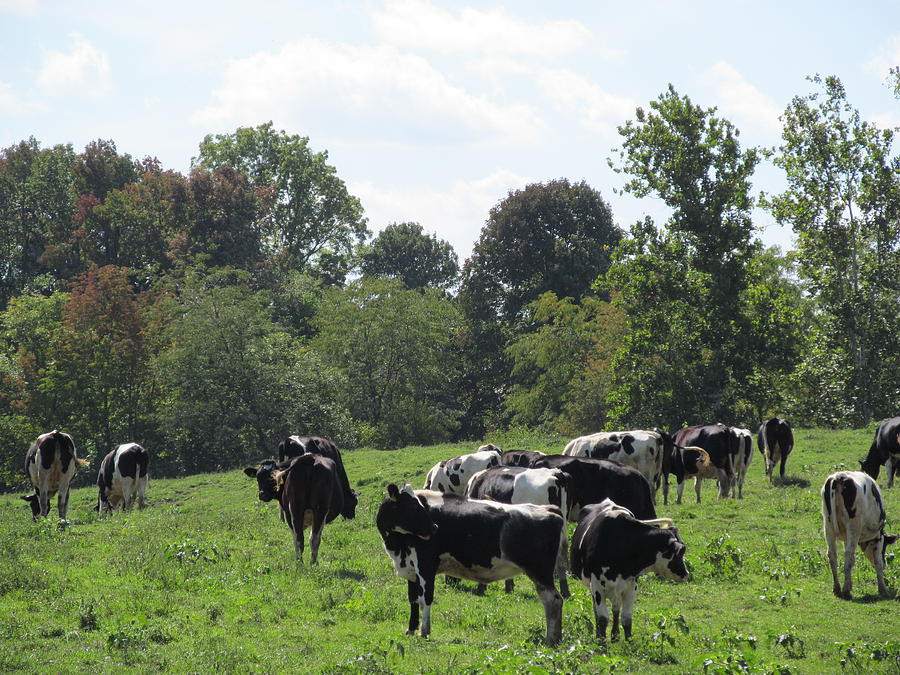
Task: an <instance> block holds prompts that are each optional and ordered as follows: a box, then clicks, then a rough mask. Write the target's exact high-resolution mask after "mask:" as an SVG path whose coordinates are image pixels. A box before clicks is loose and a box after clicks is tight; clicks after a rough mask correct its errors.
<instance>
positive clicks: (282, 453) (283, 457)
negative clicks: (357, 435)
mask: <svg viewBox="0 0 900 675" xmlns="http://www.w3.org/2000/svg"><path fill="white" fill-rule="evenodd" d="M305 454H311V455H319V456H320V457H327V458H328V459H330V460H331V461H332V462H334V464H335V469H336V470H337V477H338V483H339V484H340V486H341V492H342V493H343V495H344V513H348V514H349V515H346V516H344V517H345V518H353V517H354V515H355V514H356V505H357V502H358V497H359V493H358V492H356V491H355V490H353V489H352V488H351V487H350V479H349V478H348V477H347V471H346V470H345V469H344V460H343V459H342V458H341V453H340V451H339V450H338V448H337V446H336V445H335V444H334V442H333V441H331V440H330V439H328V438H324V437H323V436H288V437H287V438H285V439H284V440H283V441H281V443H279V444H278V462H279V463H282V462H285V461H287V460H289V459H291V458H292V457H297V456H299V455H305Z"/></svg>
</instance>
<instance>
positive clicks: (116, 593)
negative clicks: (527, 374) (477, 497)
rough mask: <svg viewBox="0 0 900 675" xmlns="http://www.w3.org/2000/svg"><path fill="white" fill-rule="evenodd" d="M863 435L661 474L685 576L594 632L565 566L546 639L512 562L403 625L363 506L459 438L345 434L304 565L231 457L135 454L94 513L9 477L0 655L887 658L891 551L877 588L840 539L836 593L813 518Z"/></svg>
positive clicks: (775, 667)
mask: <svg viewBox="0 0 900 675" xmlns="http://www.w3.org/2000/svg"><path fill="white" fill-rule="evenodd" d="M871 438H872V432H871V431H870V430H860V431H846V432H836V431H823V430H799V431H797V432H796V445H795V449H794V453H793V454H792V455H791V457H790V458H789V460H788V476H789V478H788V480H786V481H784V482H783V483H782V484H779V485H776V486H770V485H769V484H768V482H767V481H766V479H765V477H764V475H763V462H762V461H761V456H760V455H759V453H758V452H756V450H755V448H754V458H753V462H752V464H751V466H750V471H749V475H748V480H747V484H746V485H745V489H744V495H745V496H744V499H743V500H742V501H739V500H732V499H728V500H718V499H716V498H715V495H714V491H715V487H714V481H706V484H705V486H704V495H703V496H704V502H703V504H700V505H698V504H695V503H694V494H693V486H692V485H689V486H687V489H686V490H685V503H684V504H682V505H680V506H678V505H673V504H670V505H669V506H663V505H662V493H661V492H660V495H659V504H658V506H657V510H658V512H659V515H661V516H670V517H672V518H674V519H675V522H676V524H677V525H678V527H679V529H680V532H681V535H682V538H683V539H684V541H685V543H686V544H687V554H686V559H687V560H688V564H689V566H690V569H691V572H692V575H693V579H692V581H690V582H688V583H686V584H680V585H676V584H673V583H669V582H665V581H662V580H660V579H657V578H650V577H645V578H644V579H642V581H641V582H640V584H639V591H638V600H637V603H636V606H635V616H634V638H633V639H632V640H631V641H630V642H624V641H621V642H616V643H612V644H610V645H609V646H601V645H598V644H597V643H596V642H595V641H594V638H593V630H594V629H593V622H594V619H593V612H592V609H591V602H590V597H589V595H588V592H587V590H586V589H585V588H584V587H583V586H581V585H580V584H579V583H572V584H571V585H572V589H573V596H572V597H571V598H570V599H569V600H567V601H566V603H565V606H564V609H563V642H562V643H561V645H560V646H559V647H558V648H556V649H548V648H545V647H544V646H543V645H542V643H541V639H542V636H543V635H544V623H543V611H542V609H541V606H540V603H539V602H538V600H537V598H536V597H535V594H534V589H533V587H532V585H531V583H530V582H529V581H528V580H527V579H526V578H525V577H518V578H517V583H516V590H515V591H514V593H512V594H511V595H506V594H504V592H503V589H502V584H493V585H492V586H491V587H490V588H489V589H488V591H487V594H486V595H485V596H484V597H478V596H476V595H474V594H473V593H472V588H473V585H472V584H468V583H466V584H463V586H462V587H461V588H453V587H450V586H446V585H444V584H443V582H442V580H440V579H439V580H438V585H437V588H436V592H435V605H434V608H433V612H432V629H433V632H432V635H431V637H430V638H429V639H427V640H423V639H421V638H419V637H415V636H406V635H405V634H404V631H405V628H406V621H407V616H408V605H407V600H406V584H405V582H404V581H402V580H400V579H399V578H397V577H396V576H395V575H394V571H393V568H392V565H391V563H390V561H389V559H388V557H387V555H386V554H385V553H384V550H383V548H382V544H381V539H380V537H379V536H378V533H377V531H376V530H375V527H374V518H375V512H376V510H377V508H378V505H379V504H380V502H381V500H382V498H383V496H384V494H385V486H386V485H387V483H389V482H397V483H402V482H404V481H409V482H411V483H412V484H413V485H414V486H415V487H421V485H422V483H423V481H424V477H425V473H426V472H427V470H428V469H429V468H430V467H431V466H432V464H433V463H435V462H436V461H438V460H440V459H445V458H447V457H451V456H454V455H457V454H460V453H462V452H468V451H471V450H474V449H475V448H476V447H477V444H476V443H468V444H459V445H443V446H435V447H427V448H418V447H410V448H405V449H402V450H397V451H390V452H385V451H374V450H357V451H353V452H345V453H344V461H345V464H346V467H347V472H348V474H349V475H350V479H351V483H352V484H353V485H354V487H355V488H356V489H358V490H359V491H360V493H361V496H360V504H359V507H358V509H357V517H356V519H355V520H353V521H345V520H342V519H340V518H339V519H338V520H336V521H335V522H334V523H332V524H331V525H328V526H326V528H325V532H324V535H323V539H322V547H321V550H320V555H319V565H318V567H317V568H310V567H309V565H308V559H309V558H308V556H309V549H308V546H307V551H306V553H305V557H306V561H307V562H306V564H305V565H303V566H301V565H298V564H297V562H296V561H295V560H294V549H293V545H292V543H291V539H290V533H289V531H288V529H287V527H286V526H285V525H284V524H283V523H281V522H280V521H279V518H278V513H277V506H276V505H275V504H274V503H273V504H261V503H259V502H258V500H257V498H256V485H255V481H253V480H251V479H249V478H247V477H246V476H244V474H243V473H242V472H240V471H238V470H234V471H229V472H225V473H218V474H205V475H196V476H190V477H187V478H179V479H172V480H162V479H160V480H154V479H153V478H152V463H151V481H150V486H149V489H148V501H149V506H148V508H147V509H146V510H144V511H142V512H137V511H134V512H131V513H128V514H122V513H119V512H117V513H115V514H113V515H112V517H104V518H99V517H98V516H97V515H96V513H95V512H94V511H93V510H92V509H91V507H92V506H93V503H94V501H95V500H96V488H93V487H92V488H82V489H78V490H75V491H73V494H72V498H71V503H70V519H71V523H70V525H69V527H67V528H64V529H60V528H59V527H58V525H57V522H56V520H55V518H51V519H49V520H45V521H43V522H37V523H33V522H32V520H31V518H30V513H29V511H28V508H27V507H26V505H25V504H24V503H23V502H21V501H20V500H19V499H18V496H17V495H2V496H0V672H4V673H13V672H22V673H39V672H41V673H45V672H46V673H68V672H73V673H79V672H91V673H107V672H135V673H153V672H166V673H212V672H235V673H245V672H248V673H393V672H404V673H453V674H454V675H455V674H460V673H463V674H471V675H474V674H476V673H555V672H560V673H606V672H617V673H626V672H629V673H640V672H652V673H841V672H857V673H878V672H885V673H886V672H892V673H900V601H898V599H897V597H896V595H897V592H898V591H900V562H898V561H897V560H896V559H894V557H893V556H890V559H889V563H888V568H887V574H886V576H887V581H888V586H889V588H890V589H891V593H892V597H891V598H890V599H887V600H879V599H877V595H876V588H875V575H874V571H873V569H872V567H871V566H870V565H869V563H868V562H867V561H865V559H864V558H863V556H862V555H861V553H858V554H857V565H856V573H855V580H854V595H855V598H854V600H853V601H850V602H848V601H843V600H838V599H836V598H835V597H834V596H833V595H832V594H831V579H830V574H829V571H828V564H827V561H826V558H825V543H824V539H823V537H822V534H821V516H820V515H819V489H820V488H821V485H822V483H823V482H824V479H825V477H826V475H827V474H829V473H831V472H832V471H835V470H837V469H839V468H857V467H858V464H857V460H858V459H860V458H862V457H863V456H864V454H865V451H866V450H867V449H868V446H869V444H870V443H871ZM490 440H493V441H495V442H499V444H500V445H501V446H503V447H504V448H513V447H519V448H529V449H544V450H548V451H552V452H560V451H561V450H562V447H563V441H561V440H559V439H540V438H536V437H535V438H527V439H522V438H518V439H515V442H511V440H512V439H510V438H502V437H500V438H494V439H490ZM151 452H152V449H151ZM23 454H24V447H23ZM884 482H885V481H884V475H883V474H882V476H881V478H880V480H879V485H880V486H882V493H883V495H884V497H885V507H886V509H887V513H888V530H889V531H891V532H896V531H900V487H895V488H893V489H892V490H887V489H886V488H884V487H883V486H884ZM670 496H672V497H673V499H672V500H671V501H674V486H672V491H671V492H670ZM52 513H53V514H54V515H55V502H54V506H53V512H52ZM569 528H570V532H571V530H572V529H573V528H574V525H570V526H569ZM897 548H900V546H898V547H897ZM889 551H890V549H889Z"/></svg>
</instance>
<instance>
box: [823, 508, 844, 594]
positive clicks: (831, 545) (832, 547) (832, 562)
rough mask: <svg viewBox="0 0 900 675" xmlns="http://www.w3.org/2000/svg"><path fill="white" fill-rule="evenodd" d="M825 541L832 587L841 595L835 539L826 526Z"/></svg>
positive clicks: (835, 592)
mask: <svg viewBox="0 0 900 675" xmlns="http://www.w3.org/2000/svg"><path fill="white" fill-rule="evenodd" d="M825 542H826V543H827V544H828V565H829V567H831V579H832V581H833V582H834V586H833V587H832V589H833V591H834V594H835V595H836V596H837V597H841V583H840V581H838V572H837V539H836V538H835V536H834V534H833V533H832V532H830V531H828V529H827V526H826V531H825Z"/></svg>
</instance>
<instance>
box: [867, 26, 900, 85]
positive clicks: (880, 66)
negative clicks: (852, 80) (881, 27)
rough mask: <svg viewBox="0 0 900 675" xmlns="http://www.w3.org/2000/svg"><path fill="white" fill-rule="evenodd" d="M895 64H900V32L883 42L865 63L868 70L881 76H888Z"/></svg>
mask: <svg viewBox="0 0 900 675" xmlns="http://www.w3.org/2000/svg"><path fill="white" fill-rule="evenodd" d="M895 66H900V33H897V34H896V35H894V36H892V37H890V38H888V39H887V40H885V41H884V42H882V43H881V44H880V45H879V46H878V48H877V49H876V50H875V53H874V55H873V56H872V58H871V59H870V60H869V61H868V62H866V64H865V68H866V70H868V71H870V72H872V73H874V74H875V75H877V76H878V77H879V78H886V77H887V76H888V71H889V70H890V69H891V68H893V67H895Z"/></svg>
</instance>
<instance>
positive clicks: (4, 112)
mask: <svg viewBox="0 0 900 675" xmlns="http://www.w3.org/2000/svg"><path fill="white" fill-rule="evenodd" d="M39 112H43V109H42V107H41V106H40V105H38V104H37V103H36V102H35V101H30V100H27V99H23V98H22V97H21V96H19V94H18V93H16V90H15V89H14V88H13V86H12V85H11V84H9V83H7V82H0V117H10V118H12V117H24V116H27V115H32V114H36V113H39Z"/></svg>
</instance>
